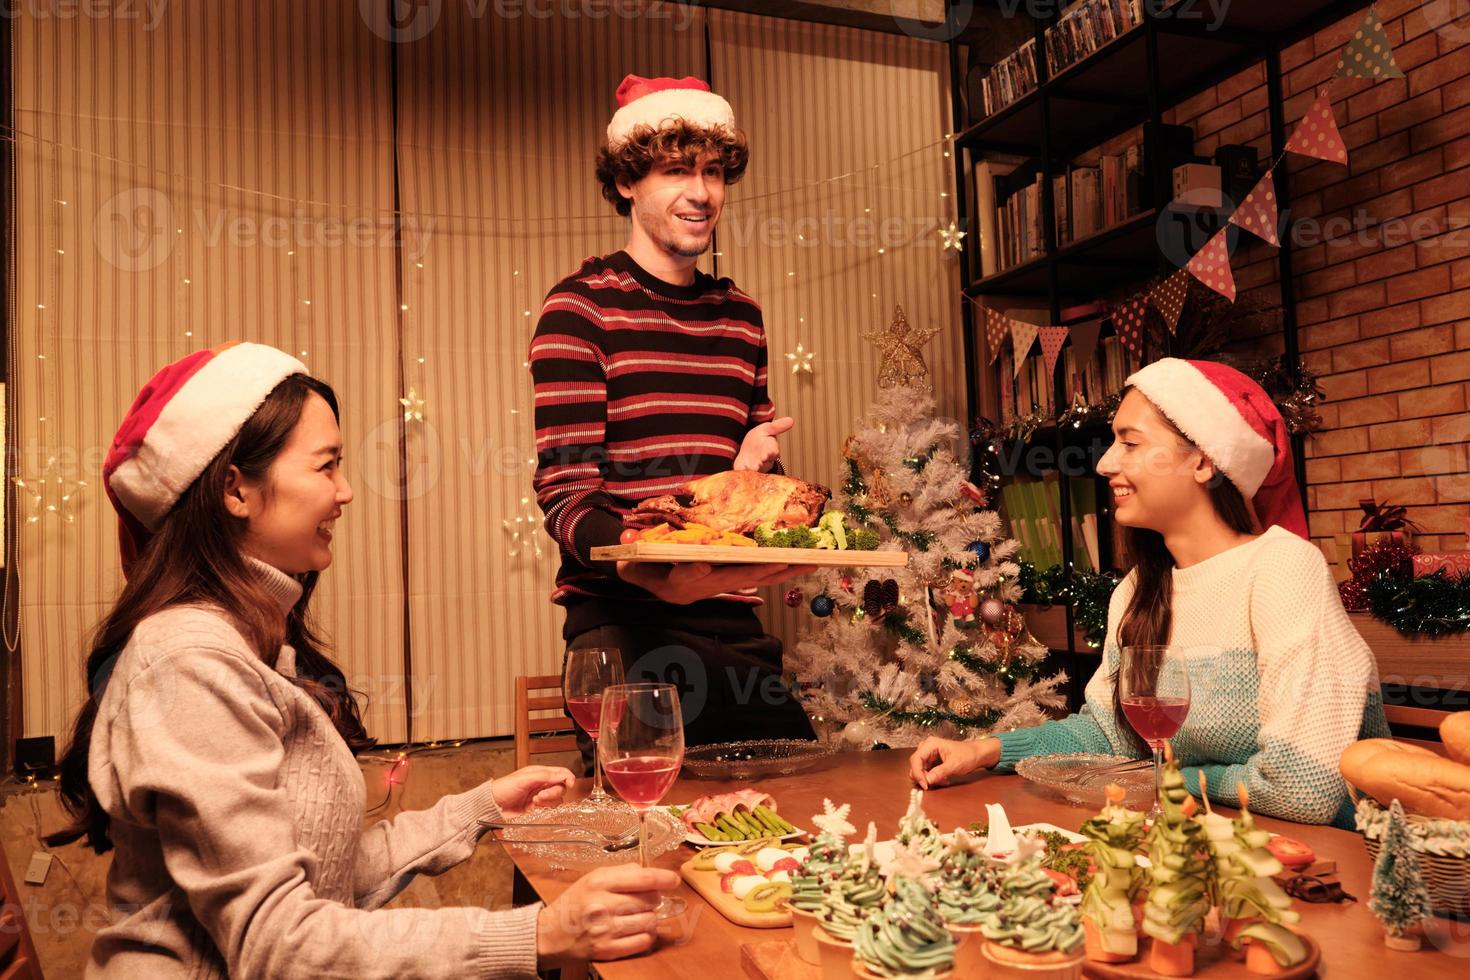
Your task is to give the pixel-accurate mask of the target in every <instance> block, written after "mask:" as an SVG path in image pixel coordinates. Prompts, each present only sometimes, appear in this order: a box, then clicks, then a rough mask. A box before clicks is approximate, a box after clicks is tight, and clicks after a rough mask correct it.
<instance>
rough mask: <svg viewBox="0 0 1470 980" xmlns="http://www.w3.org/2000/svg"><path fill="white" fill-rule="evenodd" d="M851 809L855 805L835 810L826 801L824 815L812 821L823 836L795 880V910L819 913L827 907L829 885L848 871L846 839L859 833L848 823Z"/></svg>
mask: <svg viewBox="0 0 1470 980" xmlns="http://www.w3.org/2000/svg"><path fill="white" fill-rule="evenodd" d="M851 809H852V806H851V804H847V803H844V804H842V806H838V807H834V806H833V805H832V801H831V800H823V801H822V810H823V812H822V813H821V814H819V815H817V816H814V817H812V824H813V825H814V826H815V827H817V828H818V829H819V830H820V831H821V832H820V833H819V834H817V836H816V839H815V840H813V841H812V843H811V847H810V848H809V849H808V852H807V856H806V860H805V861H803V862H802V865H801V870H799V871H798V872H796V873H795V874H793V875H792V876H791V898H790V899H789V900H788V901H789V902H790V904H791V907H792V908H796V909H800V910H801V911H803V912H819V911H820V910H821V908H822V906H823V905H824V904H825V903H826V890H827V885H828V883H829V882H831V881H833V880H834V879H836V878H837V877H838V876H839V875H840V874H841V873H842V870H843V869H844V868H845V867H847V863H848V854H847V843H846V838H847V835H848V834H851V833H852V832H853V830H854V829H855V828H854V827H853V826H852V824H850V823H848V822H847V814H848V813H849V812H850V811H851Z"/></svg>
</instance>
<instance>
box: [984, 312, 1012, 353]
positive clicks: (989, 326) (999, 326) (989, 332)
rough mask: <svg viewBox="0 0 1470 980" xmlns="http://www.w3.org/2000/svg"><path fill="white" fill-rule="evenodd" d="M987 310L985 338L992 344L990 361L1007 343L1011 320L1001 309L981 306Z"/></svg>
mask: <svg viewBox="0 0 1470 980" xmlns="http://www.w3.org/2000/svg"><path fill="white" fill-rule="evenodd" d="M981 309H983V310H985V340H986V341H987V342H988V343H989V345H990V363H991V364H994V363H995V359H996V358H997V357H999V356H1000V348H1001V345H1002V344H1003V343H1005V339H1006V334H1008V333H1010V332H1011V330H1010V321H1009V320H1007V319H1006V317H1005V316H1003V315H1002V314H1001V313H1000V312H999V311H997V310H992V309H990V308H989V307H981Z"/></svg>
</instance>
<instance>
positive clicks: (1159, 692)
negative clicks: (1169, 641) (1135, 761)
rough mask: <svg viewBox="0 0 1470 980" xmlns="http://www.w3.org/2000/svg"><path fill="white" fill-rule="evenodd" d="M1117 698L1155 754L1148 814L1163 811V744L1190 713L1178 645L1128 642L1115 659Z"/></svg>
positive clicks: (1187, 689) (1176, 731)
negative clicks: (1152, 802) (1151, 799)
mask: <svg viewBox="0 0 1470 980" xmlns="http://www.w3.org/2000/svg"><path fill="white" fill-rule="evenodd" d="M1118 701H1119V703H1120V704H1122V706H1123V714H1124V716H1125V717H1126V718H1127V719H1128V724H1129V725H1131V726H1133V730H1134V731H1135V732H1137V733H1138V736H1139V737H1140V738H1142V739H1143V740H1144V741H1145V742H1147V743H1148V745H1149V748H1151V749H1152V750H1153V755H1154V805H1153V807H1152V808H1151V809H1150V810H1149V817H1150V818H1152V819H1157V818H1158V816H1159V814H1160V813H1161V812H1162V808H1161V807H1160V806H1159V790H1160V787H1161V786H1162V784H1163V780H1164V745H1165V744H1166V743H1167V742H1168V741H1169V739H1171V738H1173V737H1174V735H1175V734H1177V733H1178V731H1179V729H1180V727H1181V726H1182V725H1183V724H1184V719H1185V718H1186V717H1188V715H1189V671H1188V670H1187V669H1186V667H1185V660H1184V650H1183V648H1181V647H1167V646H1129V647H1124V648H1123V649H1122V651H1121V659H1120V661H1119V663H1118Z"/></svg>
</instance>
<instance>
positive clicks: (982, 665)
mask: <svg viewBox="0 0 1470 980" xmlns="http://www.w3.org/2000/svg"><path fill="white" fill-rule="evenodd" d="M949 659H951V660H953V661H954V662H955V663H957V664H959V665H960V666H962V667H964V668H966V669H967V670H971V671H974V672H975V673H977V674H993V675H995V676H997V677H1000V678H1001V679H1002V680H1007V681H1012V682H1014V681H1024V680H1030V679H1031V678H1033V677H1039V676H1041V662H1040V661H1034V662H1033V661H1031V660H1027V659H1026V658H1024V657H1022V658H1020V659H1016V658H1012V659H1009V660H1001V661H998V662H997V661H994V660H986V659H984V658H983V657H977V656H975V655H974V654H973V653H971V652H970V651H969V650H967V649H965V648H964V647H958V646H957V647H955V648H954V649H953V650H951V651H949Z"/></svg>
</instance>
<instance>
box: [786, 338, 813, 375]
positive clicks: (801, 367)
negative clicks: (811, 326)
mask: <svg viewBox="0 0 1470 980" xmlns="http://www.w3.org/2000/svg"><path fill="white" fill-rule="evenodd" d="M816 356H817V355H816V354H815V353H814V352H812V351H809V350H807V349H806V348H805V347H803V346H802V345H801V344H797V345H796V350H795V351H794V352H789V353H787V355H786V363H787V364H790V365H791V373H792V374H801V373H802V372H803V371H805V372H806V373H807V374H811V373H812V358H814V357H816Z"/></svg>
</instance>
